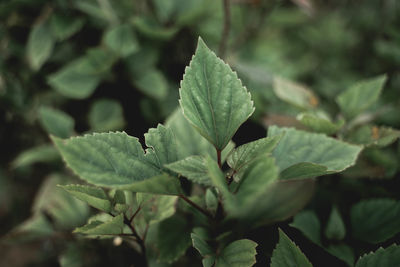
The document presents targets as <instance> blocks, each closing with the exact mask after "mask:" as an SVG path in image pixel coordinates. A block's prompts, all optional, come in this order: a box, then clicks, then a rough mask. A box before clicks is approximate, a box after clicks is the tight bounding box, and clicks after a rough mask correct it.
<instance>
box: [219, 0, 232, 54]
mask: <svg viewBox="0 0 400 267" xmlns="http://www.w3.org/2000/svg"><path fill="white" fill-rule="evenodd" d="M222 1H223V8H224V27H223V28H222V34H221V40H220V42H219V50H218V54H219V56H220V57H221V58H224V57H225V53H226V46H227V43H228V37H229V31H230V28H231V7H230V3H229V1H230V0H222Z"/></svg>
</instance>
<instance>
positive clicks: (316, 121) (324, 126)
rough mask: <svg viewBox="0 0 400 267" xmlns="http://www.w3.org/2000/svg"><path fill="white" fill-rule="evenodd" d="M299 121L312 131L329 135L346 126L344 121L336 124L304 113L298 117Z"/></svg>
mask: <svg viewBox="0 0 400 267" xmlns="http://www.w3.org/2000/svg"><path fill="white" fill-rule="evenodd" d="M297 119H298V120H299V121H300V122H301V123H302V124H303V125H305V126H307V127H308V128H310V129H311V130H312V131H314V132H317V133H324V134H327V135H331V134H334V133H336V132H337V131H339V130H340V128H342V126H343V125H344V120H339V121H337V122H336V123H334V122H332V121H330V120H328V119H326V118H321V117H318V116H316V115H313V114H310V113H302V114H300V115H299V116H297Z"/></svg>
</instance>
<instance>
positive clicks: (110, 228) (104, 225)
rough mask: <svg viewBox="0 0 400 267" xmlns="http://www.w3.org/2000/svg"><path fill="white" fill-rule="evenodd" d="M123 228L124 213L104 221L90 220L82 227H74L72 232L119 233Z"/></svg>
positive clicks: (88, 233)
mask: <svg viewBox="0 0 400 267" xmlns="http://www.w3.org/2000/svg"><path fill="white" fill-rule="evenodd" d="M123 230H124V215H123V214H120V215H118V216H116V217H113V218H111V219H110V220H108V221H106V222H101V221H96V220H94V221H92V222H90V223H88V224H86V225H84V226H82V227H79V228H76V229H75V230H74V233H79V234H86V235H96V236H98V235H99V236H101V235H119V234H122V233H123Z"/></svg>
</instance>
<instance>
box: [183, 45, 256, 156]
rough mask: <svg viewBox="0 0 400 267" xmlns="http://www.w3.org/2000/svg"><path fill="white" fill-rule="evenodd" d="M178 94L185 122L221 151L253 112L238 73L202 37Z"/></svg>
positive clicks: (248, 96)
mask: <svg viewBox="0 0 400 267" xmlns="http://www.w3.org/2000/svg"><path fill="white" fill-rule="evenodd" d="M179 94H180V101H179V102H180V105H181V107H182V110H183V114H184V116H185V117H186V119H188V120H189V122H190V123H191V124H192V125H193V126H194V127H195V128H196V130H197V131H199V133H200V134H201V135H202V136H204V137H205V138H206V139H207V140H208V141H210V142H211V143H212V144H213V145H214V146H215V147H216V148H217V149H218V150H221V151H222V150H223V149H224V148H225V146H226V145H227V144H228V143H229V141H230V139H231V138H232V136H233V135H234V134H235V132H236V131H237V129H238V128H239V126H240V125H241V124H242V123H243V122H245V121H246V120H247V119H248V118H249V117H250V116H251V114H252V113H253V112H254V106H253V102H252V101H251V96H250V94H249V92H248V91H247V89H246V88H245V87H243V85H242V83H241V81H240V80H239V79H238V77H237V75H236V73H234V72H233V71H232V70H231V69H230V67H229V66H228V65H226V64H225V63H224V62H223V61H222V60H221V59H219V58H218V57H217V56H216V55H215V54H214V53H213V52H212V51H211V50H210V49H209V48H208V47H207V46H206V44H205V43H204V42H203V40H202V39H201V38H199V41H198V45H197V49H196V53H195V55H194V56H193V58H192V61H191V62H190V65H189V67H187V68H186V70H185V75H184V76H183V80H182V82H181V88H180V90H179Z"/></svg>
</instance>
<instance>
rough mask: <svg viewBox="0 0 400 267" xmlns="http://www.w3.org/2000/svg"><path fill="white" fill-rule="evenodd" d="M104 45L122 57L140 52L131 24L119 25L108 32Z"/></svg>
mask: <svg viewBox="0 0 400 267" xmlns="http://www.w3.org/2000/svg"><path fill="white" fill-rule="evenodd" d="M104 43H105V45H106V46H107V47H109V48H110V49H111V50H112V51H113V52H115V53H116V54H119V55H121V56H122V57H127V56H129V55H131V54H133V53H135V52H136V51H138V50H139V43H138V41H137V40H136V37H135V35H134V33H133V29H132V27H131V26H130V25H129V24H122V25H117V26H115V27H113V28H111V29H110V30H108V31H106V33H105V35H104Z"/></svg>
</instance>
